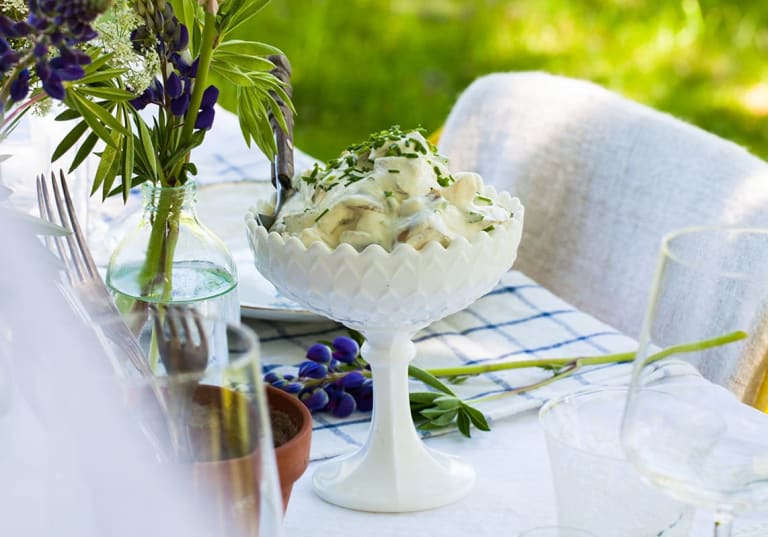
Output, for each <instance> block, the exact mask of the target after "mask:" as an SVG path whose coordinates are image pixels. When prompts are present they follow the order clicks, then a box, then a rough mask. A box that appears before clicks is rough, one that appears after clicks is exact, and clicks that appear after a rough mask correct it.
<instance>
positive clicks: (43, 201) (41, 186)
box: [37, 174, 75, 283]
mask: <svg viewBox="0 0 768 537" xmlns="http://www.w3.org/2000/svg"><path fill="white" fill-rule="evenodd" d="M37 199H38V206H39V209H40V217H41V218H43V219H45V220H47V221H48V222H50V223H52V224H56V225H61V226H62V227H64V228H65V229H67V231H69V228H67V227H66V224H65V223H63V222H61V221H59V220H58V219H57V218H56V216H55V213H54V211H53V207H52V206H51V194H50V192H49V191H48V186H47V185H46V182H45V175H43V174H40V176H39V177H38V178H37ZM51 243H53V244H54V245H55V247H56V251H57V252H58V254H59V259H61V262H62V263H63V264H64V267H65V269H66V273H67V276H68V277H69V281H70V282H71V283H75V277H74V274H73V273H72V264H71V263H70V261H69V258H68V257H67V255H66V254H65V251H64V243H63V239H62V237H59V236H56V237H53V238H51V237H50V236H47V235H46V244H47V245H48V248H50V249H51V250H52V249H53V248H51Z"/></svg>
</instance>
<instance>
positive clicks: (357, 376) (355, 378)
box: [340, 371, 365, 390]
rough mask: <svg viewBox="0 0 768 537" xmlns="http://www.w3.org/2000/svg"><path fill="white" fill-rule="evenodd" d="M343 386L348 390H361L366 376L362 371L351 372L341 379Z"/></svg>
mask: <svg viewBox="0 0 768 537" xmlns="http://www.w3.org/2000/svg"><path fill="white" fill-rule="evenodd" d="M340 382H341V385H342V386H343V387H344V388H345V389H347V390H354V389H356V388H359V387H360V386H362V385H363V383H364V382H365V376H364V375H363V374H362V373H361V372H360V371H350V372H349V373H347V374H346V375H344V376H343V377H341V380H340Z"/></svg>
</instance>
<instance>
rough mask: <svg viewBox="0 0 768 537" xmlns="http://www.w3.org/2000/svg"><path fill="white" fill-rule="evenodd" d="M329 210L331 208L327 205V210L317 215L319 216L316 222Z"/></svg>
mask: <svg viewBox="0 0 768 537" xmlns="http://www.w3.org/2000/svg"><path fill="white" fill-rule="evenodd" d="M329 210H330V209H328V208H327V207H326V209H325V210H324V211H323V212H322V213H320V214H319V215H318V217H317V218H315V222H317V221H318V220H320V219H321V218H322V217H324V216H325V214H326V213H327V212H328V211H329Z"/></svg>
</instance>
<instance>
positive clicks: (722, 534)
mask: <svg viewBox="0 0 768 537" xmlns="http://www.w3.org/2000/svg"><path fill="white" fill-rule="evenodd" d="M732 532H733V517H732V516H730V515H726V514H723V513H718V514H717V515H715V528H714V533H713V534H712V535H713V537H731V534H732Z"/></svg>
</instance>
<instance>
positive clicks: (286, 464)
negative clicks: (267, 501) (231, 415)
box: [266, 386, 312, 509]
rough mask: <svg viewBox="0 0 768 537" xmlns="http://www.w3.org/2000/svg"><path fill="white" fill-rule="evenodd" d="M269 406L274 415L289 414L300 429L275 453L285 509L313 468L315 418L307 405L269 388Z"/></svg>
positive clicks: (280, 391) (282, 392)
mask: <svg viewBox="0 0 768 537" xmlns="http://www.w3.org/2000/svg"><path fill="white" fill-rule="evenodd" d="M266 390H267V404H268V406H269V410H270V412H272V411H273V410H279V411H282V412H285V413H286V414H287V415H288V417H289V418H290V419H291V421H292V422H293V423H294V425H296V428H297V429H298V431H297V432H296V434H295V436H293V438H291V439H290V440H288V441H287V442H285V443H284V444H282V445H280V446H278V447H277V448H276V449H275V459H276V460H277V471H278V473H279V475H280V489H281V492H282V494H283V508H284V509H285V508H287V507H288V499H289V498H290V496H291V490H292V489H293V484H294V483H295V482H296V480H297V479H299V477H301V475H302V474H303V473H304V471H305V470H306V469H307V466H308V465H309V448H310V444H311V439H312V415H311V414H310V413H309V410H308V409H307V407H306V406H304V403H302V402H301V401H299V400H298V399H297V398H296V397H294V396H292V395H289V394H287V393H285V392H284V391H282V390H279V389H277V388H273V387H272V386H267V387H266Z"/></svg>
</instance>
